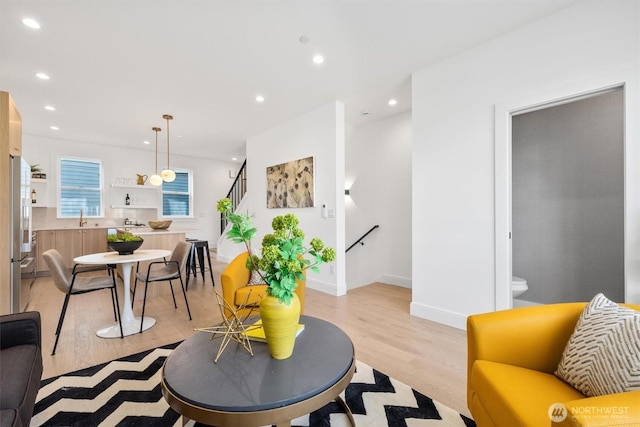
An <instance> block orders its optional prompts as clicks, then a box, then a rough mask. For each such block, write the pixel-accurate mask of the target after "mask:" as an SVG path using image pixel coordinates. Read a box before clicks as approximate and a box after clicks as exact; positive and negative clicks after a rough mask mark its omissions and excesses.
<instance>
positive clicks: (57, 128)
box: [49, 126, 60, 130]
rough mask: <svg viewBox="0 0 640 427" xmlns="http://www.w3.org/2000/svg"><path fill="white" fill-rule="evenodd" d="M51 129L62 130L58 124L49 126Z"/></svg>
mask: <svg viewBox="0 0 640 427" xmlns="http://www.w3.org/2000/svg"><path fill="white" fill-rule="evenodd" d="M49 129H51V130H60V128H59V127H58V126H49Z"/></svg>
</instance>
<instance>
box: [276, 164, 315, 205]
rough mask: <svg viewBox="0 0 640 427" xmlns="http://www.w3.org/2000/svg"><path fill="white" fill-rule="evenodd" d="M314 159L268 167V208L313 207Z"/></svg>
mask: <svg viewBox="0 0 640 427" xmlns="http://www.w3.org/2000/svg"><path fill="white" fill-rule="evenodd" d="M313 173H314V171H313V157H306V158H304V159H299V160H293V161H290V162H287V163H282V164H279V165H274V166H268V167H267V208H311V207H313Z"/></svg>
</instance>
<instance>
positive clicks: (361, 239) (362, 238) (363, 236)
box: [345, 225, 380, 253]
mask: <svg viewBox="0 0 640 427" xmlns="http://www.w3.org/2000/svg"><path fill="white" fill-rule="evenodd" d="M379 227H380V226H379V225H374V226H373V227H371V228H370V229H369V231H367V232H366V233H364V234H363V235H362V237H360V238H359V239H358V240H356V242H355V243H354V244H353V245H351V246H349V247H348V248H347V250H346V251H345V253H347V252H349V250H350V249H351V248H353V247H354V246H355V245H357V244H358V243H360V244H361V245H364V242H363V240H364V238H365V237H367V236H368V235H369V233H371V232H372V231H373V230H375V229H376V228H379Z"/></svg>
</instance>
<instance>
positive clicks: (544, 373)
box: [467, 303, 640, 427]
mask: <svg viewBox="0 0 640 427" xmlns="http://www.w3.org/2000/svg"><path fill="white" fill-rule="evenodd" d="M621 305H624V306H627V307H630V308H633V309H635V310H639V311H640V306H638V305H630V304H621ZM585 306H586V303H563V304H550V305H542V306H535V307H523V308H516V309H512V310H504V311H497V312H493V313H486V314H478V315H472V316H469V317H468V319H467V345H468V354H467V356H468V359H467V362H468V363H467V406H468V407H469V410H470V411H471V414H472V416H473V418H474V420H475V421H476V424H477V425H478V427H492V426H495V427H517V426H536V427H537V426H567V427H568V426H574V427H575V426H605V425H611V422H612V420H615V422H616V423H615V425H616V426H638V425H640V391H632V392H626V393H617V394H611V395H607V396H598V397H591V398H587V397H585V396H584V395H582V394H581V393H580V392H579V391H577V390H575V389H574V388H572V387H571V386H570V385H569V384H567V383H565V382H564V381H562V380H561V379H559V378H558V377H556V376H555V375H554V374H553V373H554V371H555V370H556V368H557V366H558V363H560V359H561V358H562V352H563V351H564V348H565V346H566V344H567V342H568V341H569V338H570V336H571V334H572V333H573V330H574V328H575V326H576V323H577V321H578V318H579V317H580V314H581V313H582V310H583V309H584V307H585ZM555 403H562V404H563V405H564V406H565V407H566V409H567V411H568V414H567V417H566V419H565V420H564V421H563V422H562V423H552V421H551V418H550V417H549V415H548V411H549V408H550V407H551V406H552V405H553V404H555ZM603 411H609V413H608V414H604V413H603ZM596 412H598V414H596ZM614 412H615V414H614ZM594 415H597V416H594ZM607 423H609V424H607Z"/></svg>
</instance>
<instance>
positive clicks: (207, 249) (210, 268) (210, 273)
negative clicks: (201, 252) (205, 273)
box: [205, 245, 216, 288]
mask: <svg viewBox="0 0 640 427" xmlns="http://www.w3.org/2000/svg"><path fill="white" fill-rule="evenodd" d="M205 249H206V251H207V261H209V275H210V276H211V286H213V287H214V288H215V287H216V283H215V282H214V281H213V268H212V267H211V255H210V254H209V245H207V246H205Z"/></svg>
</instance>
